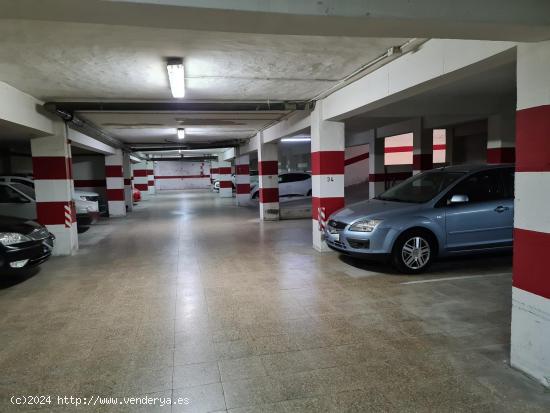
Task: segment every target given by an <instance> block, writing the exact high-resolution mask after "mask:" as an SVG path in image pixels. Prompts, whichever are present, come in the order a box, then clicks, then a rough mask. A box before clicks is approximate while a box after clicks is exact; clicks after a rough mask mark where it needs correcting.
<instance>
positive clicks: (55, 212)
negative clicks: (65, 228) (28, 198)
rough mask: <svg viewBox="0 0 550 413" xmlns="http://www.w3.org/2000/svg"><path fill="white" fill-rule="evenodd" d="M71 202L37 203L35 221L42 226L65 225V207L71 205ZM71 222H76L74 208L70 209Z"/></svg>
mask: <svg viewBox="0 0 550 413" xmlns="http://www.w3.org/2000/svg"><path fill="white" fill-rule="evenodd" d="M71 204H72V202H37V203H36V218H37V219H36V220H37V221H38V222H39V223H41V224H42V225H64V224H65V205H71ZM71 211H72V214H71V219H72V222H75V221H76V214H75V212H74V211H75V208H74V207H73V208H72V209H71Z"/></svg>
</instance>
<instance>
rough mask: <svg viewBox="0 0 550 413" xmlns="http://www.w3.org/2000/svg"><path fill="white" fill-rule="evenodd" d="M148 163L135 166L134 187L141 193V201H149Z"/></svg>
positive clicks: (143, 162)
mask: <svg viewBox="0 0 550 413" xmlns="http://www.w3.org/2000/svg"><path fill="white" fill-rule="evenodd" d="M147 181H148V177H147V162H145V161H142V162H138V163H137V164H135V165H134V187H135V188H136V189H137V190H138V191H139V192H141V199H142V200H144V201H145V200H147V199H149V185H148V184H147Z"/></svg>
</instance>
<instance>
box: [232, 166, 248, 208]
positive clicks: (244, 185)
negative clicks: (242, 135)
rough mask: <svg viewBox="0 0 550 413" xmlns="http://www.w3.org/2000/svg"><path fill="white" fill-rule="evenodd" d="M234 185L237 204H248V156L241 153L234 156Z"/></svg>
mask: <svg viewBox="0 0 550 413" xmlns="http://www.w3.org/2000/svg"><path fill="white" fill-rule="evenodd" d="M235 186H236V190H237V205H249V204H250V156H249V155H241V156H237V157H236V158H235Z"/></svg>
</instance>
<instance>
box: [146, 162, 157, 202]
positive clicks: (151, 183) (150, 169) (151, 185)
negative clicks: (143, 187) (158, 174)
mask: <svg viewBox="0 0 550 413" xmlns="http://www.w3.org/2000/svg"><path fill="white" fill-rule="evenodd" d="M147 190H148V192H149V195H155V193H156V188H155V166H154V163H153V161H147Z"/></svg>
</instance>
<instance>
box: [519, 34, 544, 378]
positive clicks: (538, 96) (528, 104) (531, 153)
mask: <svg viewBox="0 0 550 413" xmlns="http://www.w3.org/2000/svg"><path fill="white" fill-rule="evenodd" d="M548 67H550V42H540V43H532V44H531V43H520V44H519V45H518V54H517V114H516V148H517V151H516V176H515V181H516V182H515V207H514V227H515V228H514V270H513V271H514V275H513V281H512V337H511V355H510V361H511V364H512V366H513V367H515V368H517V369H519V370H522V371H523V372H525V373H527V374H529V375H530V376H532V377H534V378H535V379H536V380H538V381H540V382H541V383H542V384H543V385H544V386H546V387H550V272H549V265H548V251H550V208H548V205H550V70H548Z"/></svg>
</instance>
